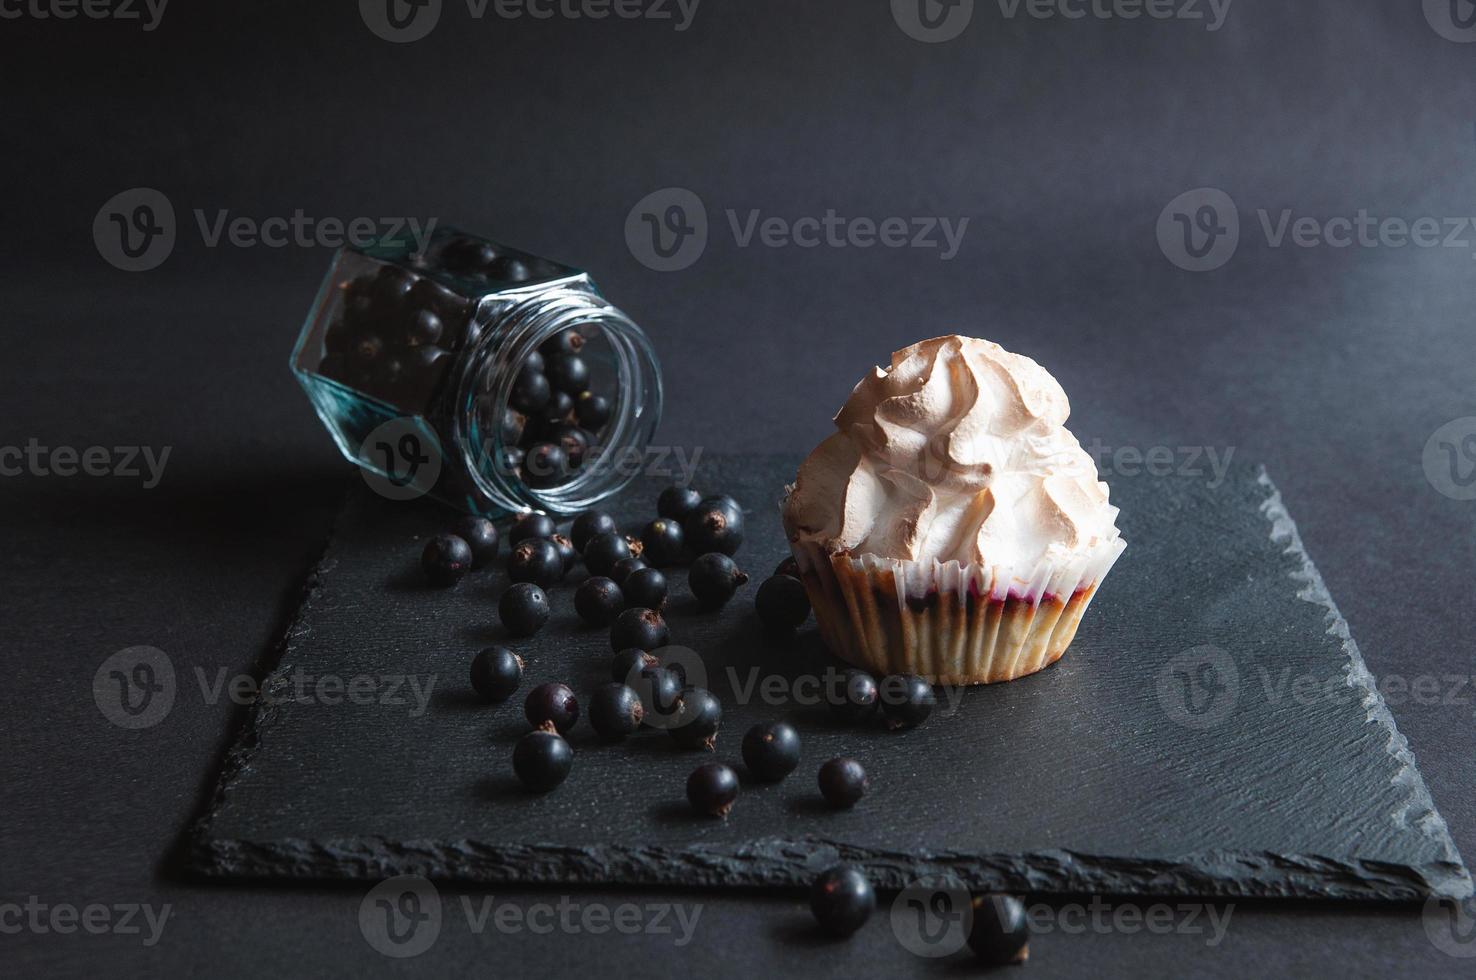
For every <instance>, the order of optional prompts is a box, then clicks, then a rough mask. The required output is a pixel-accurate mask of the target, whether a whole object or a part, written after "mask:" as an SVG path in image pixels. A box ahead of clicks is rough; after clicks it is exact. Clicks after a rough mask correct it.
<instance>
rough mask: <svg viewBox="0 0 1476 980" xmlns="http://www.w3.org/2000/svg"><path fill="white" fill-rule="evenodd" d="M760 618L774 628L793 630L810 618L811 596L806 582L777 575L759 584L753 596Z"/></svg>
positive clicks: (766, 624)
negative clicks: (806, 588) (807, 592)
mask: <svg viewBox="0 0 1476 980" xmlns="http://www.w3.org/2000/svg"><path fill="white" fill-rule="evenodd" d="M753 607H754V608H755V609H756V610H758V614H759V619H761V620H763V621H764V625H765V626H767V627H769V628H770V629H774V630H792V629H794V628H795V627H797V626H799V625H800V624H802V623H803V622H804V621H805V620H807V619H809V618H810V597H809V596H808V595H807V594H806V593H805V587H804V584H803V583H801V582H800V580H799V579H797V578H792V577H791V576H788V575H775V576H773V577H772V578H769V579H766V580H765V581H764V584H763V585H760V586H759V590H758V595H756V596H754V598H753Z"/></svg>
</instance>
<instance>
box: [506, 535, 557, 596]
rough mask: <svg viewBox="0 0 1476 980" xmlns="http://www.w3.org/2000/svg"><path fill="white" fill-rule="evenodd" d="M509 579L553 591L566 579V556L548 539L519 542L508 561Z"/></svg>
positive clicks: (530, 539) (529, 539) (531, 539)
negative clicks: (552, 589) (530, 583)
mask: <svg viewBox="0 0 1476 980" xmlns="http://www.w3.org/2000/svg"><path fill="white" fill-rule="evenodd" d="M507 577H508V578H510V579H512V580H513V581H514V582H532V583H533V584H534V585H537V586H541V587H543V588H545V589H551V588H553V587H554V586H555V585H558V584H559V583H560V582H561V581H563V579H564V556H563V555H561V554H559V546H558V545H556V544H554V543H553V541H551V540H550V539H548V538H528V539H527V540H526V541H519V542H518V545H517V547H515V548H513V550H512V556H511V557H510V558H508V560H507Z"/></svg>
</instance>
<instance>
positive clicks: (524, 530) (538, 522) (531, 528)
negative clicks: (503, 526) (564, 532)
mask: <svg viewBox="0 0 1476 980" xmlns="http://www.w3.org/2000/svg"><path fill="white" fill-rule="evenodd" d="M558 533H559V526H558V525H557V524H555V523H554V519H553V518H552V517H549V516H548V515H547V514H538V513H531V512H530V513H527V514H524V515H523V516H522V517H520V518H518V520H517V522H516V523H515V524H513V526H512V530H510V531H508V532H507V543H508V544H513V545H515V544H520V543H521V542H523V541H526V540H528V539H529V538H551V537H553V536H554V535H555V534H558Z"/></svg>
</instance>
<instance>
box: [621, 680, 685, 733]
mask: <svg viewBox="0 0 1476 980" xmlns="http://www.w3.org/2000/svg"><path fill="white" fill-rule="evenodd" d="M625 683H627V684H629V685H630V686H631V687H633V688H635V690H636V693H637V694H639V695H640V696H641V704H643V705H645V708H646V724H647V725H649V726H651V727H652V728H668V727H670V726H671V724H672V722H674V721H675V720H676V712H677V706H678V705H679V704H680V702H681V696H682V679H681V676H680V675H678V674H677V672H676V671H674V670H672V669H671V668H669V667H645V668H643V669H642V670H641V671H640V672H639V673H638V674H636V675H635V676H634V677H628V678H627V679H626V681H625Z"/></svg>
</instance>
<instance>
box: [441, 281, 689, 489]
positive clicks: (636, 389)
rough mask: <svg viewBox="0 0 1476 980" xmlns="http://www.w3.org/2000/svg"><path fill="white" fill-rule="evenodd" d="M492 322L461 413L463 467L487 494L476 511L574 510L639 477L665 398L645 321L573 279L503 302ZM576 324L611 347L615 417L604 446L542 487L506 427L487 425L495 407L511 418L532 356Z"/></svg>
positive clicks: (467, 370)
mask: <svg viewBox="0 0 1476 980" xmlns="http://www.w3.org/2000/svg"><path fill="white" fill-rule="evenodd" d="M493 302H494V303H495V302H497V300H496V299H495V298H494V300H493ZM502 302H504V303H505V302H506V301H505V300H503V301H502ZM481 316H482V314H481V313H479V318H480V317H481ZM486 321H487V322H486V323H485V325H484V327H483V329H482V331H481V335H480V337H479V339H478V341H477V343H476V345H475V347H473V348H472V349H471V351H470V352H469V355H468V356H467V358H466V360H465V362H464V364H463V366H462V372H461V380H460V384H459V386H458V389H457V393H456V402H455V410H454V417H455V422H456V437H457V439H456V441H457V446H458V448H459V451H460V453H461V454H462V464H463V465H464V467H465V469H466V471H467V473H468V474H469V476H470V482H471V486H472V488H473V489H474V491H475V492H476V493H478V494H480V495H481V496H482V497H483V498H484V499H482V500H474V501H469V503H471V504H472V505H473V508H474V509H476V510H479V511H482V512H484V513H485V512H502V513H513V512H517V511H521V510H526V509H529V508H531V509H534V510H543V511H548V512H550V513H554V514H573V513H577V512H578V511H581V510H587V509H589V508H590V507H593V506H594V505H596V504H597V503H599V502H600V501H602V500H604V499H606V498H608V497H610V496H612V495H614V494H616V493H618V492H619V491H620V490H622V489H623V488H624V487H625V486H626V485H628V484H629V483H630V482H631V480H633V479H634V478H635V477H636V476H637V475H639V473H640V472H641V470H642V468H643V467H644V463H645V451H646V447H647V446H648V445H649V444H650V441H651V438H652V436H654V435H655V432H656V426H657V425H658V423H659V422H660V420H661V402H662V390H661V369H660V366H659V364H658V362H657V360H656V353H655V351H654V350H653V349H652V347H651V342H650V341H649V340H648V339H647V337H646V335H645V333H644V332H642V330H641V328H640V327H638V326H636V324H635V322H634V321H632V320H631V319H630V318H629V317H628V316H626V315H625V314H624V313H622V312H621V311H620V310H619V309H618V308H616V307H615V306H613V305H611V304H610V303H609V302H608V301H607V300H606V299H605V298H604V297H602V296H600V295H599V294H598V293H597V292H594V291H593V290H592V289H581V288H577V287H570V286H566V285H565V286H555V287H552V288H549V289H547V290H544V291H541V292H538V293H535V294H533V295H531V296H529V297H527V298H524V299H521V300H518V301H515V302H513V303H512V304H511V305H504V306H502V307H501V308H495V307H494V308H493V309H492V310H491V311H489V312H488V313H487V314H486ZM570 329H581V330H588V331H597V332H598V335H599V336H601V337H602V338H603V339H604V341H605V343H606V345H607V346H608V358H607V359H608V361H609V362H610V363H609V364H608V365H607V370H610V371H611V372H613V375H614V378H613V381H614V388H613V392H612V398H611V400H612V410H611V416H610V421H609V423H608V424H607V425H606V426H605V428H604V431H603V433H602V436H601V438H600V440H599V442H600V445H599V446H598V448H597V449H595V450H592V451H591V452H590V453H589V454H588V456H587V457H586V458H585V461H584V463H583V464H582V465H581V466H580V467H579V468H578V469H577V470H575V471H574V472H573V473H572V474H571V477H570V479H568V480H567V481H565V482H563V483H560V484H559V485H557V486H554V487H547V488H534V487H530V486H529V485H528V484H527V483H525V482H524V481H523V480H522V479H521V477H520V475H519V473H518V472H517V470H516V469H510V468H509V467H508V466H506V465H505V463H504V460H505V450H507V449H510V448H512V445H511V444H509V443H506V442H504V429H503V427H502V426H501V425H490V426H489V425H488V424H487V419H488V416H489V413H488V412H487V411H486V409H487V406H488V405H491V406H494V407H495V411H494V412H493V413H491V415H492V416H493V417H495V418H497V419H501V417H502V415H503V413H505V412H506V411H508V402H509V399H510V398H511V396H512V389H513V383H514V381H515V380H516V379H517V376H518V372H519V371H520V370H521V369H522V367H523V365H524V363H525V362H526V361H527V360H528V358H529V357H530V356H531V355H532V354H533V353H534V352H535V351H537V350H538V348H539V346H540V345H542V344H543V343H544V342H545V341H547V340H549V339H550V338H552V337H554V336H555V335H557V334H559V333H560V332H562V331H565V330H570Z"/></svg>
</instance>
